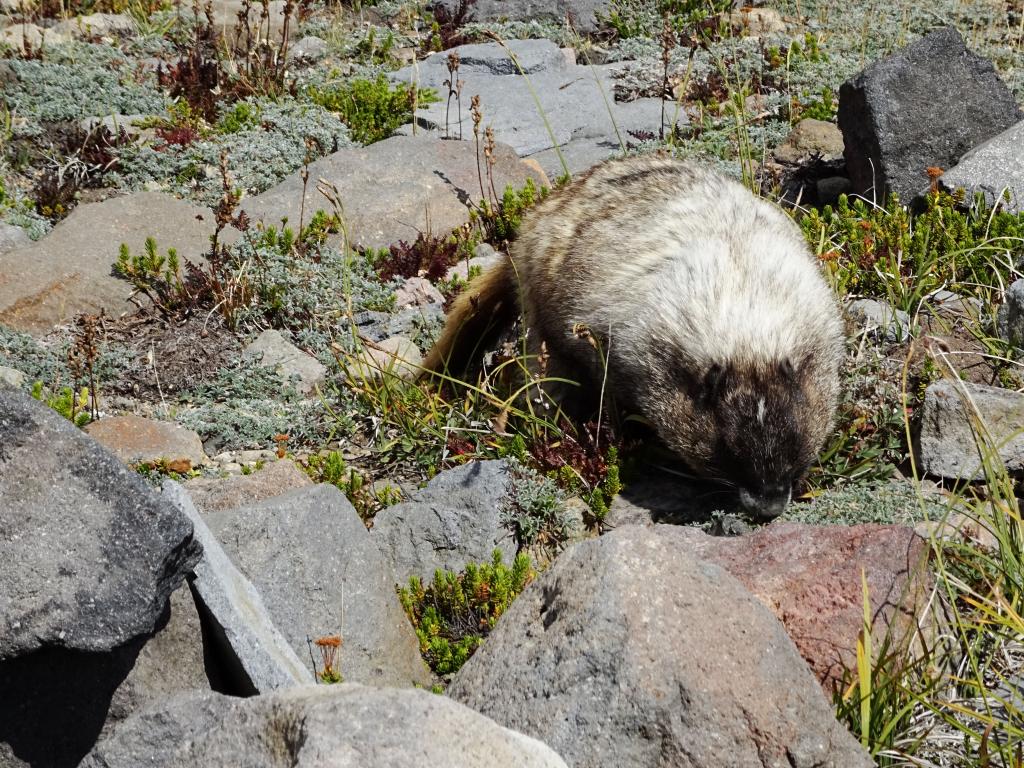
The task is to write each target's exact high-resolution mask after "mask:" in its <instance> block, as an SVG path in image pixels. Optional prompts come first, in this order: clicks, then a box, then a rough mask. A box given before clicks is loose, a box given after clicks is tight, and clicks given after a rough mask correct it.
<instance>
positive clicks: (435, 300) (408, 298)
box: [395, 277, 444, 309]
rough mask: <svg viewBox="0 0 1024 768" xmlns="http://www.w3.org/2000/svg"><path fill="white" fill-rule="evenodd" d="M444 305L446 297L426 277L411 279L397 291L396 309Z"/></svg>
mask: <svg viewBox="0 0 1024 768" xmlns="http://www.w3.org/2000/svg"><path fill="white" fill-rule="evenodd" d="M426 304H442V305H443V304H444V296H442V295H441V292H440V291H439V290H437V288H435V287H434V284H433V283H431V282H430V281H429V280H427V279H426V278H425V277H410V278H407V279H406V281H405V282H404V283H402V284H401V285H400V286H398V289H397V290H396V291H395V309H405V308H406V307H421V306H424V305H426Z"/></svg>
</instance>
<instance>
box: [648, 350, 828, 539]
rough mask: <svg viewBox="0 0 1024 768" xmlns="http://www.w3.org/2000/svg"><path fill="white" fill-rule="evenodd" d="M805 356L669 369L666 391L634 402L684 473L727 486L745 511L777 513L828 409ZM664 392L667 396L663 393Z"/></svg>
mask: <svg viewBox="0 0 1024 768" xmlns="http://www.w3.org/2000/svg"><path fill="white" fill-rule="evenodd" d="M817 373H818V372H816V371H815V370H814V364H813V360H812V359H808V360H804V361H800V362H798V363H796V364H794V362H793V361H792V360H790V359H788V358H785V359H782V360H778V361H772V362H767V363H760V364H756V365H737V364H733V363H715V364H713V365H711V366H710V368H707V369H705V370H704V371H702V372H690V371H687V370H685V369H684V370H679V369H677V370H676V372H675V375H674V376H673V378H674V379H675V381H674V382H673V383H674V384H675V388H674V391H672V392H671V393H669V392H667V391H664V390H663V392H662V395H661V396H660V398H656V399H654V400H652V401H649V403H647V404H640V405H641V408H643V409H644V410H645V411H646V412H647V414H648V415H649V417H650V418H651V420H652V421H653V422H654V427H655V429H656V431H657V432H658V434H659V436H660V437H661V439H662V440H663V441H664V442H665V443H666V444H667V445H668V447H669V448H671V449H672V450H673V451H674V452H676V453H677V454H678V455H679V456H680V457H681V458H682V459H683V460H684V461H685V462H686V463H687V464H688V465H690V467H691V469H693V470H694V471H696V472H699V473H700V474H701V475H703V476H705V477H707V478H709V479H712V480H717V481H719V482H722V483H724V484H726V485H728V486H730V487H733V488H735V490H736V492H737V493H738V495H739V499H740V502H741V503H742V504H743V506H744V507H745V508H746V509H747V510H748V511H749V512H751V513H752V514H754V515H757V516H758V517H760V518H763V519H768V520H770V519H772V518H774V517H777V516H778V515H779V514H781V513H782V511H783V509H784V508H785V506H786V504H787V503H788V502H789V500H790V496H791V494H792V490H793V485H794V484H795V483H796V482H797V481H799V480H800V479H801V478H802V477H803V476H804V475H805V474H806V473H807V470H808V469H810V467H811V465H812V464H813V463H814V461H815V459H816V458H817V454H818V449H819V448H820V447H821V444H822V442H823V441H824V438H825V435H826V432H827V430H828V428H829V426H830V424H831V420H832V415H833V410H834V408H835V402H834V401H835V397H834V392H832V391H827V392H820V391H818V389H817V387H818V386H819V381H820V377H819V376H818V375H817ZM666 395H668V396H666Z"/></svg>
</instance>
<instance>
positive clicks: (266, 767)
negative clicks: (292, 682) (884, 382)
mask: <svg viewBox="0 0 1024 768" xmlns="http://www.w3.org/2000/svg"><path fill="white" fill-rule="evenodd" d="M143 765H145V766H148V768H164V767H166V768H172V767H173V768H177V767H178V766H182V765H187V766H190V767H191V768H221V766H238V767H239V768H243V767H244V768H328V767H329V768H422V767H423V766H458V767H459V768H565V763H564V762H563V761H562V759H561V758H560V757H559V756H558V755H556V754H555V753H554V752H553V751H552V750H551V749H549V748H548V747H546V746H544V745H543V744H541V743H540V742H538V741H536V740H534V739H531V738H529V737H526V736H523V735H521V734H518V733H514V732H512V731H509V730H506V729H504V728H501V727H500V726H498V725H496V724H495V723H493V722H492V721H490V720H488V719H487V718H486V717H483V716H482V715H479V714H477V713H476V712H473V711H472V710H470V709H468V708H466V707H464V706H462V705H460V704H456V703H455V702H454V701H451V700H450V699H448V698H446V697H444V696H437V695H435V694H432V693H427V692H426V691H421V690H411V689H407V690H398V689H388V688H381V689H374V688H364V687H362V686H359V685H321V686H308V687H305V688H299V689H293V690H290V691H286V692H279V693H275V694H268V695H264V696H256V697H253V698H249V699H235V698H228V697H226V696H220V695H217V694H212V693H211V694H205V695H193V696H187V697H182V698H179V699H175V700H173V701H171V702H168V703H166V704H165V705H164V706H162V707H160V708H158V709H154V710H152V711H150V712H146V713H143V714H140V715H138V716H136V717H134V718H132V719H131V720H129V721H128V722H126V723H124V724H123V725H122V726H121V727H120V728H119V729H118V730H117V731H116V732H115V733H114V735H113V736H112V737H111V738H109V739H107V740H105V741H103V742H101V743H100V744H99V745H97V747H96V749H95V750H93V752H92V753H91V754H90V755H89V756H88V757H87V758H86V759H85V761H84V762H83V763H82V768H138V766H143Z"/></svg>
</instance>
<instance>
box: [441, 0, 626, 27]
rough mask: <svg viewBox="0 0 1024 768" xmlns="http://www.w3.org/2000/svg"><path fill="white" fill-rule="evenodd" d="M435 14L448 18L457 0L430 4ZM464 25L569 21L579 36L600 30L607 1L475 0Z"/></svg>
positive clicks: (468, 5)
mask: <svg viewBox="0 0 1024 768" xmlns="http://www.w3.org/2000/svg"><path fill="white" fill-rule="evenodd" d="M431 7H432V8H433V9H434V12H435V13H437V12H439V11H445V12H447V13H448V14H449V15H451V14H453V13H457V12H458V10H459V2H458V0H439V2H434V3H432V4H431ZM464 8H465V16H464V22H487V21H533V20H534V19H538V20H543V21H552V22H555V23H557V24H559V25H562V24H564V23H565V22H566V20H568V21H569V22H570V23H571V24H572V26H573V28H574V29H575V30H576V31H577V32H579V33H580V34H584V35H589V34H591V33H593V32H596V31H598V30H599V29H600V24H599V23H598V20H597V17H598V15H599V14H607V12H608V2H607V0H474V2H472V3H466V4H465V6H464Z"/></svg>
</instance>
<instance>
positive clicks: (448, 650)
mask: <svg viewBox="0 0 1024 768" xmlns="http://www.w3.org/2000/svg"><path fill="white" fill-rule="evenodd" d="M534 576H535V573H534V570H533V567H532V566H531V564H530V558H529V557H527V556H526V555H525V554H519V555H517V556H516V558H515V561H514V562H513V563H512V566H511V567H509V566H507V565H505V563H503V562H502V556H501V551H500V550H497V549H496V550H494V554H493V556H492V558H491V562H489V563H481V564H479V565H475V564H473V563H470V564H468V565H467V566H466V569H465V570H464V571H462V572H461V573H454V572H452V571H441V570H438V571H437V572H435V573H434V580H433V581H432V582H431V583H430V584H427V585H424V584H423V583H422V582H421V580H420V579H418V578H417V577H415V576H413V577H411V578H410V579H409V586H408V587H398V597H399V599H400V600H401V602H402V607H403V608H404V609H405V613H406V615H407V616H408V617H409V621H411V622H412V625H413V628H414V629H415V630H416V637H417V638H418V639H419V642H420V652H421V653H422V654H423V658H424V660H425V661H426V662H427V664H428V665H429V666H430V668H431V669H432V670H434V672H436V673H437V674H439V675H443V676H449V675H453V674H455V673H456V672H458V671H459V669H460V668H461V667H462V665H463V664H465V663H466V661H468V660H469V658H470V656H472V655H473V653H474V652H475V651H476V649H477V648H479V647H480V645H481V643H483V641H484V638H485V637H486V636H487V634H488V633H490V631H491V630H492V629H494V626H495V624H497V622H498V619H500V618H501V615H502V614H503V613H504V612H505V611H506V610H507V609H508V607H509V606H510V605H511V604H512V601H513V600H515V599H516V597H518V595H519V594H520V593H521V592H522V591H523V590H524V589H525V588H526V586H527V585H528V584H529V583H530V582H531V581H532V580H533V578H534Z"/></svg>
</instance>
